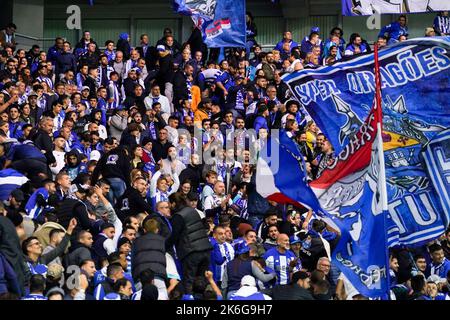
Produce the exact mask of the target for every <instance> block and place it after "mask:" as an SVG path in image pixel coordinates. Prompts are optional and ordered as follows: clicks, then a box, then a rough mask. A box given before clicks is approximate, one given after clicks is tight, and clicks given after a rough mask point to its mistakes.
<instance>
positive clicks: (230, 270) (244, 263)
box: [222, 243, 276, 298]
mask: <svg viewBox="0 0 450 320" xmlns="http://www.w3.org/2000/svg"><path fill="white" fill-rule="evenodd" d="M256 256H257V247H256V245H254V244H250V245H247V244H246V243H241V244H239V245H238V246H237V248H236V251H235V258H234V259H233V260H231V261H230V262H229V263H227V268H226V272H225V273H224V275H223V280H222V289H224V290H227V297H228V298H230V297H231V296H232V295H233V294H234V293H235V292H236V291H238V290H239V288H240V286H241V280H242V278H243V277H244V276H246V275H250V276H254V277H255V278H256V279H258V280H259V281H261V282H263V283H266V282H269V281H271V280H272V279H274V278H275V277H276V273H275V272H271V273H267V272H266V271H265V269H264V268H263V267H262V266H261V264H260V263H259V262H258V261H257V260H255V259H254V257H256Z"/></svg>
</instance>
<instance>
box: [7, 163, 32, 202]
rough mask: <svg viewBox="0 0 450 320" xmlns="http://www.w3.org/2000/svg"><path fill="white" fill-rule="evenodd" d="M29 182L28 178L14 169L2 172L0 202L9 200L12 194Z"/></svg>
mask: <svg viewBox="0 0 450 320" xmlns="http://www.w3.org/2000/svg"><path fill="white" fill-rule="evenodd" d="M26 182H28V178H27V177H25V176H24V175H23V174H21V173H20V172H18V171H16V170H14V169H5V170H0V201H4V200H8V198H9V196H10V194H11V192H12V191H13V190H15V189H17V188H20V187H21V186H22V185H23V184H25V183H26Z"/></svg>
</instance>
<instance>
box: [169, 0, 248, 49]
mask: <svg viewBox="0 0 450 320" xmlns="http://www.w3.org/2000/svg"><path fill="white" fill-rule="evenodd" d="M173 5H174V10H175V12H177V13H180V14H183V15H188V16H191V17H192V20H193V21H194V23H195V25H196V26H197V27H198V28H200V30H201V31H202V35H203V41H204V42H205V44H206V45H207V46H208V47H209V48H222V47H245V41H246V40H245V39H246V38H245V34H246V23H245V22H246V20H245V0H174V2H173Z"/></svg>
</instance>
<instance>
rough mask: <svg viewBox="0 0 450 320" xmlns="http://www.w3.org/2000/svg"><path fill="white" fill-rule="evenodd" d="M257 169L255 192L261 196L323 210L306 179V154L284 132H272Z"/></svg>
mask: <svg viewBox="0 0 450 320" xmlns="http://www.w3.org/2000/svg"><path fill="white" fill-rule="evenodd" d="M274 133H275V131H274ZM277 133H278V132H277ZM256 168H257V169H256V191H257V192H258V193H259V194H260V195H261V196H263V197H265V198H267V199H269V200H272V201H276V202H278V203H290V204H294V205H299V204H300V205H302V206H304V207H306V208H308V209H312V210H313V211H315V212H317V213H319V212H321V208H320V204H319V202H318V201H317V198H316V196H315V194H314V192H313V191H312V189H311V188H310V187H309V185H308V182H307V178H306V177H307V176H306V174H305V164H304V160H303V156H302V155H301V154H300V152H299V150H298V148H297V146H296V145H295V143H294V142H293V141H292V140H291V139H289V137H288V136H287V135H286V133H285V132H284V131H282V132H280V135H279V137H278V136H275V134H273V135H272V137H271V138H269V140H268V142H267V143H266V145H265V146H264V148H263V149H262V150H261V152H260V155H259V158H258V163H257V166H256Z"/></svg>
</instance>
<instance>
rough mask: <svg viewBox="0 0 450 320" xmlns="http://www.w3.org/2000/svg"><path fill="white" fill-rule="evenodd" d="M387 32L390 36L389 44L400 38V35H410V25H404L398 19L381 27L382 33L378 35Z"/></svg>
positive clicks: (381, 35) (380, 35)
mask: <svg viewBox="0 0 450 320" xmlns="http://www.w3.org/2000/svg"><path fill="white" fill-rule="evenodd" d="M386 33H388V37H389V43H388V44H392V43H395V42H397V41H398V38H400V36H406V35H408V27H407V26H404V27H402V26H401V25H400V23H398V22H397V21H396V22H392V23H391V24H389V25H387V26H385V27H383V29H381V31H380V33H379V34H378V37H383V36H385V34H386ZM361 51H362V50H361Z"/></svg>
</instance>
